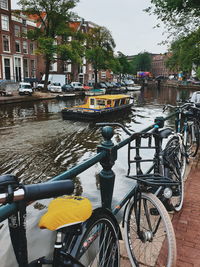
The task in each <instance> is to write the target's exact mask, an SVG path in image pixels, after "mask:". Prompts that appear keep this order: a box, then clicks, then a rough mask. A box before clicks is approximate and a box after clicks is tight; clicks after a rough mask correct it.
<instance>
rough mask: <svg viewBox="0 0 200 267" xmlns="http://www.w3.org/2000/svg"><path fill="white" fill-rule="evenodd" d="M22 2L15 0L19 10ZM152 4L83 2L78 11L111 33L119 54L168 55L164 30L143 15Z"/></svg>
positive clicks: (141, 1)
mask: <svg viewBox="0 0 200 267" xmlns="http://www.w3.org/2000/svg"><path fill="white" fill-rule="evenodd" d="M17 1H18V0H11V2H12V8H16V7H17V6H16V3H17ZM149 3H150V0H80V2H79V3H78V5H77V7H76V8H75V9H74V10H75V11H76V12H77V13H78V15H79V16H81V17H83V18H84V19H85V20H89V21H92V22H94V23H96V24H98V25H100V26H105V27H106V28H108V30H110V31H111V33H112V36H113V38H114V40H115V43H116V51H120V52H122V53H124V54H125V55H135V54H138V53H140V52H144V51H147V52H150V53H164V52H166V50H167V47H166V46H163V45H158V43H160V42H162V41H163V40H164V36H163V35H162V32H163V29H154V28H153V27H154V26H155V25H156V24H157V21H156V17H153V16H149V15H148V14H147V13H145V12H144V11H143V9H144V8H146V7H148V5H149Z"/></svg>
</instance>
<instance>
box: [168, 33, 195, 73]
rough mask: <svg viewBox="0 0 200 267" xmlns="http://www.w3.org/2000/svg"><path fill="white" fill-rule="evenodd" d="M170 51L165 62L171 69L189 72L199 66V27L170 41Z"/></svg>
mask: <svg viewBox="0 0 200 267" xmlns="http://www.w3.org/2000/svg"><path fill="white" fill-rule="evenodd" d="M170 52H171V56H170V57H169V59H168V60H167V62H166V64H167V67H168V68H170V69H171V70H175V71H177V70H181V71H183V72H187V73H190V72H191V70H192V68H194V66H196V67H198V66H200V29H198V30H197V31H195V32H192V33H191V34H188V35H187V36H186V37H180V38H178V39H177V40H175V41H174V42H172V44H171V47H170Z"/></svg>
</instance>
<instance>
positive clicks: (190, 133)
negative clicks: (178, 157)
mask: <svg viewBox="0 0 200 267" xmlns="http://www.w3.org/2000/svg"><path fill="white" fill-rule="evenodd" d="M168 107H171V108H173V109H175V110H176V114H177V118H176V125H175V126H176V132H177V133H178V134H181V135H182V138H183V145H184V147H185V153H186V160H187V162H189V158H190V157H195V156H196V154H197V152H198V149H199V142H200V134H199V123H198V120H197V119H198V117H197V115H196V116H195V111H196V112H197V111H199V110H200V109H199V108H197V107H195V105H194V104H193V103H185V104H183V105H182V106H172V105H166V106H165V107H164V109H163V110H164V111H165V110H166V109H167V108H168Z"/></svg>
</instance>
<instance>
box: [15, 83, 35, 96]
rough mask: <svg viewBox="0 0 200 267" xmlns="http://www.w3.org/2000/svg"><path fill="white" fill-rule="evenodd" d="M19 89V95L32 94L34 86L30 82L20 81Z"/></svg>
mask: <svg viewBox="0 0 200 267" xmlns="http://www.w3.org/2000/svg"><path fill="white" fill-rule="evenodd" d="M18 91H19V95H32V93H33V88H32V87H31V84H30V83H24V82H21V83H19V88H18Z"/></svg>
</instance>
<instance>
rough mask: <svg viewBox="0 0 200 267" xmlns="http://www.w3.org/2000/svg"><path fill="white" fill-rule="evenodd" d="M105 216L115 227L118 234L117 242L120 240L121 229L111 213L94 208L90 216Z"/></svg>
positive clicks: (107, 210)
mask: <svg viewBox="0 0 200 267" xmlns="http://www.w3.org/2000/svg"><path fill="white" fill-rule="evenodd" d="M100 213H101V214H106V215H108V216H110V217H111V219H112V220H113V222H114V224H115V226H116V229H117V233H118V239H119V240H122V233H121V229H120V227H119V224H118V222H117V219H116V217H115V216H114V215H113V213H112V212H111V211H110V210H109V209H106V208H96V209H94V210H93V213H92V216H97V215H99V214H100Z"/></svg>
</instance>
